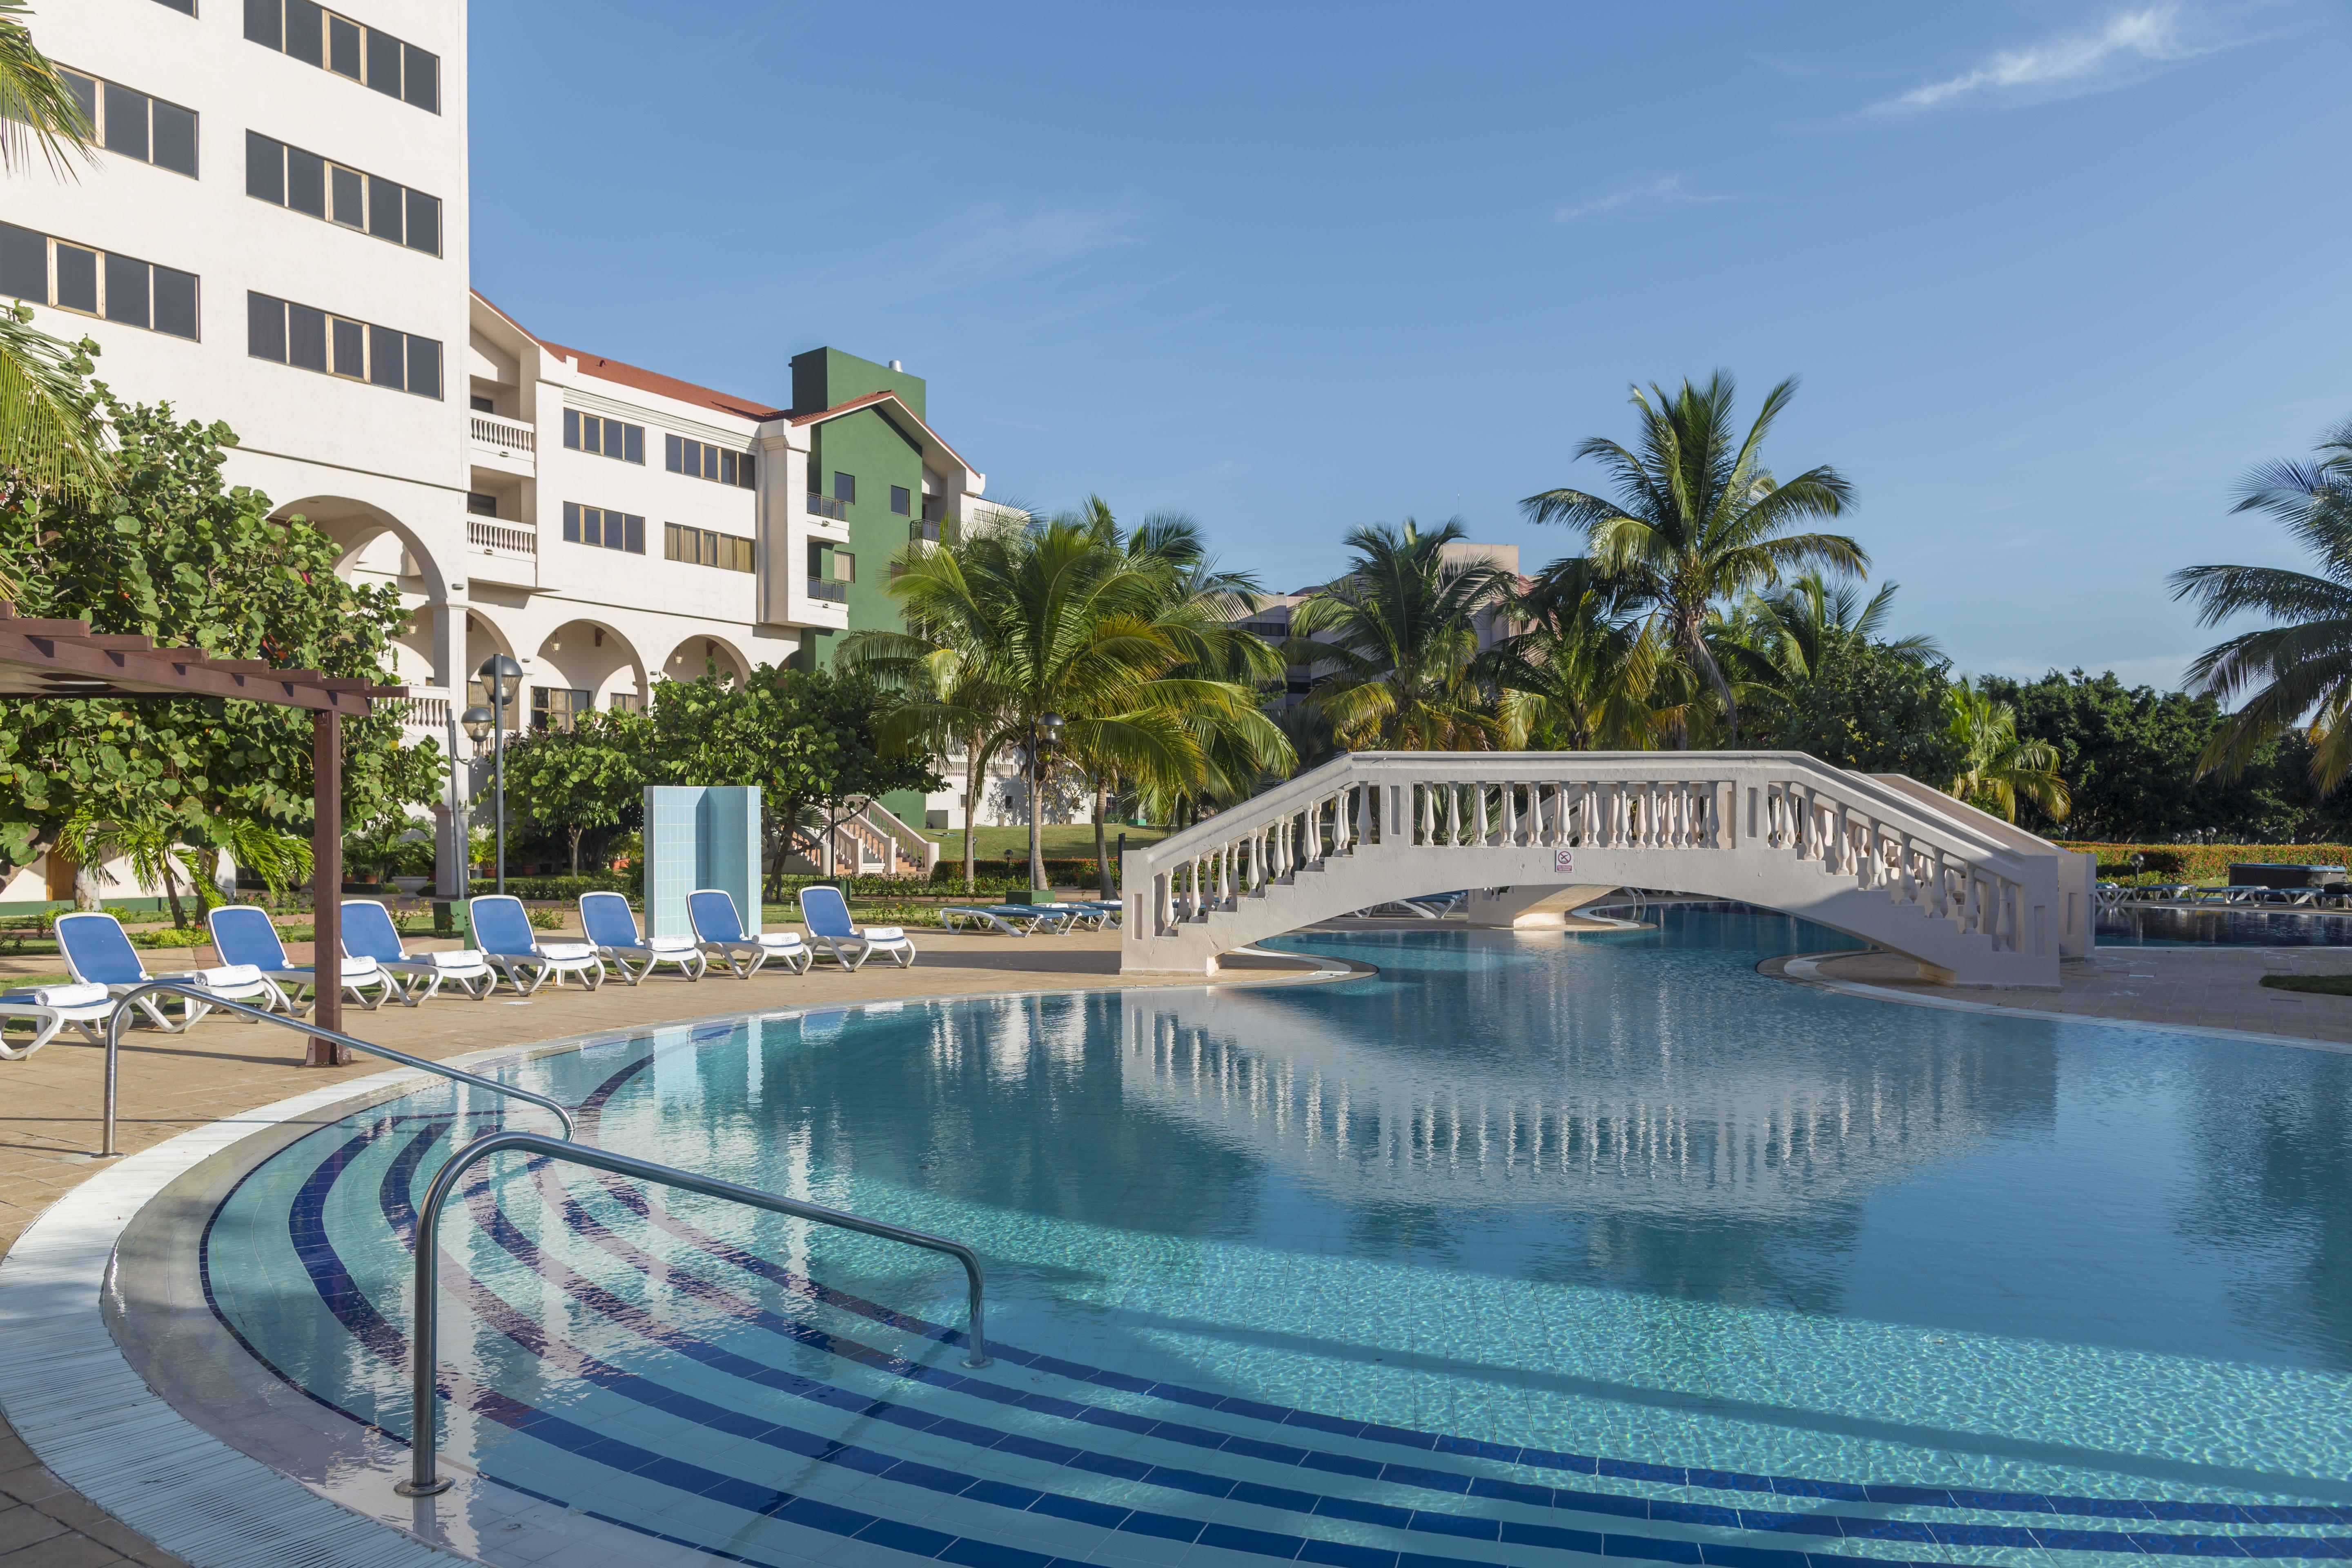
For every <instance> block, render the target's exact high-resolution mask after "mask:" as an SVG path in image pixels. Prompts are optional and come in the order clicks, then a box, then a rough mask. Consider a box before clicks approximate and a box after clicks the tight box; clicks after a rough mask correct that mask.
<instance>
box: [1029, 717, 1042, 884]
mask: <svg viewBox="0 0 2352 1568" xmlns="http://www.w3.org/2000/svg"><path fill="white" fill-rule="evenodd" d="M1024 761H1025V762H1026V763H1027V764H1028V769H1029V886H1030V887H1031V888H1032V889H1043V888H1044V887H1045V836H1044V834H1043V832H1042V831H1041V829H1040V826H1039V822H1038V816H1037V789H1038V784H1039V783H1040V780H1039V776H1038V775H1039V771H1040V770H1039V769H1038V766H1037V748H1036V747H1035V746H1034V745H1033V746H1030V747H1028V748H1027V749H1026V752H1025V754H1024Z"/></svg>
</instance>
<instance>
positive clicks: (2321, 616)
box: [2172, 420, 2352, 794]
mask: <svg viewBox="0 0 2352 1568" xmlns="http://www.w3.org/2000/svg"><path fill="white" fill-rule="evenodd" d="M2318 451H2319V459H2318V461H2316V462H2308V463H2298V462H2294V461H2293V460H2292V459H2287V460H2282V461H2279V462H2275V463H2266V464H2263V466H2262V467H2260V468H2255V469H2253V470H2252V472H2251V473H2249V474H2248V475H2247V476H2246V479H2245V481H2244V483H2243V484H2242V486H2241V487H2240V489H2239V495H2238V504H2237V505H2236V506H2234V507H2232V508H2231V509H2230V510H2231V512H2232V513H2233V514H2234V513H2236V512H2242V511H2263V512H2268V513H2269V514H2270V515H2272V516H2273V517H2274V518H2276V519H2278V520H2279V521H2281V522H2282V523H2284V524H2285V525H2286V530H2287V532H2288V533H2289V534H2291V535H2293V536H2294V540H2295V541H2296V542H2298V543H2300V544H2301V545H2302V546H2303V547H2304V548H2305V550H2308V551H2309V552H2311V553H2312V554H2313V555H2314V556H2315V557H2316V558H2317V559H2316V564H2317V566H2318V568H2319V571H2318V574H2317V575H2314V574H2311V573H2308V572H2294V571H2289V570H2287V569H2286V568H2284V567H2278V566H2191V567H2189V568H2188V569H2187V570H2185V571H2181V572H2177V573H2175V574H2173V577H2172V590H2173V592H2172V596H2173V597H2174V598H2176V599H2193V600H2195V601H2196V603H2197V607H2198V616H2197V620H2198V624H2199V625H2200V626H2215V625H2218V624H2219V623H2221V622H2222V621H2224V620H2227V619H2228V618H2229V617H2231V616H2235V615H2239V614H2242V613H2244V612H2247V611H2253V612H2256V613H2259V614H2262V615H2264V616H2269V617H2271V618H2272V619H2273V621H2278V622H2281V623H2284V624H2282V625H2277V626H2264V627H2263V628H2262V629H2260V630H2258V631H2251V632H2245V633H2242V634H2241V635H2239V636H2237V637H2231V638H2230V639H2229V640H2228V641H2226V642H2222V643H2218V644H2216V645H2215V646H2213V647H2209V648H2207V649H2206V650H2205V651H2204V652H2203V653H2201V654H2200V655H2198V656H2197V658H2196V659H2195V661H2194V662H2192V663H2191V664H2190V665H2189V673H2188V679H2189V683H2190V684H2191V685H2195V686H2201V687H2203V688H2204V689H2206V690H2208V691H2210V692H2211V693H2213V694H2214V695H2215V696H2216V697H2219V698H2221V700H2223V701H2225V702H2226V701H2228V700H2231V699H2232V698H2234V697H2235V696H2237V695H2238V694H2239V693H2240V692H2242V691H2249V690H2251V691H2252V696H2251V697H2250V698H2249V699H2248V700H2246V702H2245V703H2244V705H2243V706H2242V707H2241V708H2239V709H2238V710H2237V711H2236V712H2234V713H2232V714H2231V715H2230V716H2229V717H2228V718H2227V719H2226V720H2225V721H2223V722H2222V723H2221V727H2220V728H2219V729H2217V730H2215V731H2213V735H2212V738H2211V739H2210V741H2208V742H2206V743H2205V750H2204V752H2202V753H2201V754H2200V756H2199V757H2198V759H2197V770H2198V772H2199V773H2200V775H2201V774H2204V773H2221V774H2223V775H2224V776H2225V777H2235V776H2236V775H2237V774H2238V773H2242V772H2243V771H2244V769H2245V766H2246V764H2247V763H2249V762H2251V761H2252V760H2253V755H2254V752H2257V751H2258V750H2260V749H2261V748H2262V746H2263V743H2264V742H2268V741H2269V740H2271V739H2272V738H2273V736H2275V735H2277V734H2279V733H2280V732H2281V731H2284V730H2285V729H2286V728H2287V727H2288V726H2290V725H2293V724H2294V723H2296V722H2298V721H2308V724H2309V729H2310V736H2311V776H2312V781H2313V782H2314V783H2315V784H2317V785H2318V786H2319V788H2320V790H2321V792H2322V793H2323V794H2324V793H2326V791H2328V790H2332V789H2334V788H2335V787H2336V785H2337V784H2341V783H2342V782H2343V781H2344V775H2345V774H2346V773H2347V772H2352V724H2347V722H2346V720H2347V716H2352V420H2347V421H2346V422H2345V423H2344V424H2342V425H2339V426H2336V428H2335V429H2333V430H2331V431H2329V432H2328V433H2327V435H2326V437H2324V438H2322V440H2321V441H2320V443H2319V447H2318Z"/></svg>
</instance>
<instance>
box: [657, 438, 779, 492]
mask: <svg viewBox="0 0 2352 1568" xmlns="http://www.w3.org/2000/svg"><path fill="white" fill-rule="evenodd" d="M662 467H664V468H667V469H668V470H669V471H670V472H671V473H673V474H690V475H692V476H694V477H695V478H697V479H716V480H718V481H719V483H720V484H722V485H733V486H735V487H736V488H737V489H746V490H748V489H758V488H759V471H760V460H759V459H758V458H754V457H753V456H752V455H751V453H749V452H730V451H728V450H727V449H725V448H724V447H714V446H712V445H711V444H710V443H709V442H708V441H689V440H688V439H687V438H686V437H683V436H665V437H662Z"/></svg>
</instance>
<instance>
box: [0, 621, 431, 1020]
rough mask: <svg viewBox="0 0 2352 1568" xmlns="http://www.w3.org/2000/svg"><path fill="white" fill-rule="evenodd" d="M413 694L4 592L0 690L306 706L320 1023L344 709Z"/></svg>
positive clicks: (331, 980)
mask: <svg viewBox="0 0 2352 1568" xmlns="http://www.w3.org/2000/svg"><path fill="white" fill-rule="evenodd" d="M407 695H408V689H407V688H406V687H402V686H378V685H375V684H374V683H373V682H372V681H367V680H362V679H352V678H347V677H341V676H332V675H325V674H321V673H320V671H318V670H315V669H275V668H271V667H270V666H269V665H268V664H265V663H264V662H262V661H261V660H259V659H254V658H214V657H213V656H212V655H211V654H209V653H206V652H205V650H204V649H202V648H196V647H156V646H155V645H154V643H153V642H152V640H151V639H149V638H147V637H133V636H129V635H123V634H115V633H107V632H95V631H92V630H91V629H90V625H89V622H88V621H64V620H30V619H26V618H25V617H22V616H18V615H17V614H16V606H15V605H11V604H8V603H7V602H5V600H0V697H9V698H33V699H39V698H44V697H54V698H76V699H87V698H108V699H120V700H129V701H142V702H144V701H156V700H163V699H169V698H186V697H234V698H237V699H239V700H243V701H247V702H268V703H272V704H274V705H276V706H278V707H281V708H307V709H309V710H310V719H311V730H310V773H311V780H312V810H313V816H312V819H311V820H312V826H311V829H310V862H311V866H310V885H311V887H312V889H314V891H313V893H312V897H311V902H312V904H313V905H314V906H315V908H314V910H313V912H312V937H313V942H314V948H315V952H314V954H313V956H312V958H311V963H312V964H313V965H314V966H315V969H316V973H317V976H318V982H317V1002H316V1006H315V1010H314V1011H313V1012H312V1014H311V1017H312V1018H313V1019H314V1020H315V1021H316V1022H317V1024H318V1025H319V1026H320V1028H322V1029H335V1030H341V1028H342V1026H343V987H342V968H343V947H342V903H341V900H342V887H343V791H342V765H343V715H344V714H346V713H351V714H356V715H362V716H363V715H365V714H367V713H368V712H370V711H372V710H373V705H374V704H375V703H377V702H379V701H384V700H392V699H396V698H403V697H405V696H407ZM347 1059H349V1054H348V1053H347V1052H340V1051H339V1050H338V1048H337V1047H334V1046H333V1045H332V1044H331V1043H330V1042H328V1041H326V1040H322V1039H320V1038H318V1037H316V1036H313V1037H311V1040H310V1051H309V1054H308V1056H307V1057H306V1058H305V1060H304V1065H305V1066H310V1067H325V1066H329V1065H332V1064H334V1063H336V1062H337V1061H339V1060H347Z"/></svg>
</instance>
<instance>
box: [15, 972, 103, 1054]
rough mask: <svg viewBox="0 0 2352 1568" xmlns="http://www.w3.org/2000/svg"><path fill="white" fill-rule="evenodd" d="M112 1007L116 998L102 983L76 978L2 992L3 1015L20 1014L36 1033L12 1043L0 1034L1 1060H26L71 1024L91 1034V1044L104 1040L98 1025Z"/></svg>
mask: <svg viewBox="0 0 2352 1568" xmlns="http://www.w3.org/2000/svg"><path fill="white" fill-rule="evenodd" d="M113 1011H114V1001H113V998H111V997H110V996H109V995H108V994H106V987H105V986H103V985H86V984H80V983H79V982H76V983H74V984H69V985H36V986H33V987H31V988H30V989H28V990H24V991H9V992H0V1019H7V1018H19V1019H23V1020H25V1021H26V1022H28V1023H30V1024H31V1025H32V1026H33V1037H32V1038H31V1039H30V1040H28V1041H26V1043H25V1044H23V1045H21V1046H12V1045H10V1044H9V1043H8V1041H7V1038H6V1037H5V1036H0V1061H7V1062H19V1061H23V1060H24V1059H25V1058H26V1057H29V1056H31V1055H32V1054H33V1053H34V1052H35V1051H37V1050H39V1049H40V1048H41V1047H43V1046H46V1045H47V1044H48V1043H49V1042H50V1041H51V1040H54V1039H56V1038H57V1037H58V1031H59V1030H61V1029H63V1028H64V1027H65V1026H67V1025H68V1024H71V1025H72V1026H74V1027H75V1028H77V1029H79V1030H80V1031H81V1032H82V1033H83V1034H84V1035H86V1036H88V1037H89V1040H90V1043H91V1044H92V1045H100V1044H103V1043H104V1041H105V1038H106V1037H105V1036H103V1035H101V1034H100V1033H99V1026H100V1025H101V1024H103V1023H105V1022H106V1020H107V1017H108V1016H109V1015H110V1014H111V1013H112V1012H113Z"/></svg>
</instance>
